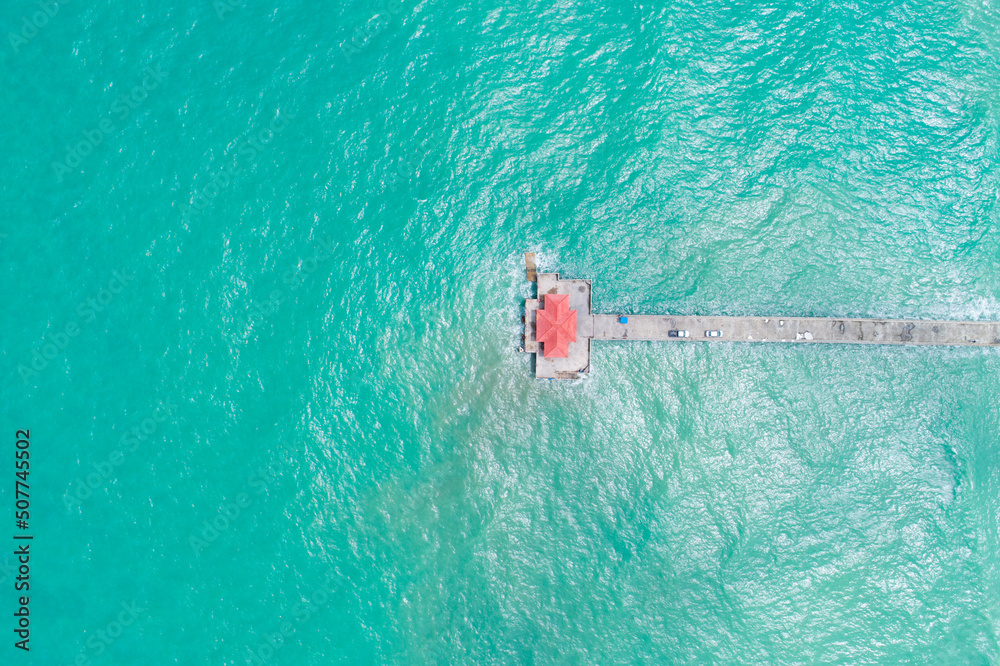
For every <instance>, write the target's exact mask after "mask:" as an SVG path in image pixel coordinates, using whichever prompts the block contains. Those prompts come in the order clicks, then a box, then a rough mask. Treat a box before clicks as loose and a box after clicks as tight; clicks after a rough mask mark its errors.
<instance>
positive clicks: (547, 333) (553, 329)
mask: <svg viewBox="0 0 1000 666" xmlns="http://www.w3.org/2000/svg"><path fill="white" fill-rule="evenodd" d="M535 322H536V329H535V339H536V340H538V341H539V342H544V343H545V348H544V349H545V358H567V357H568V356H569V343H571V342H576V310H570V309H569V296H567V295H566V294H545V308H544V309H542V310H537V311H536V318H535Z"/></svg>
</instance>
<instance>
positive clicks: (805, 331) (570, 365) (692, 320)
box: [523, 256, 1000, 379]
mask: <svg viewBox="0 0 1000 666" xmlns="http://www.w3.org/2000/svg"><path fill="white" fill-rule="evenodd" d="M526 259H527V258H526ZM528 268H529V270H528V274H529V275H531V274H533V273H534V274H535V275H534V277H535V278H536V281H537V284H538V298H533V299H528V300H527V301H526V302H525V315H524V347H523V349H524V351H525V352H526V353H529V354H535V376H536V377H540V378H545V379H577V378H580V377H583V376H585V375H586V374H587V373H589V372H590V346H591V341H593V340H662V341H665V342H684V343H688V342H788V343H806V342H820V343H843V344H869V345H960V346H967V347H992V346H1000V322H995V321H936V320H927V319H856V318H829V319H824V318H819V317H697V316H679V315H615V314H594V313H593V312H591V308H590V302H591V299H590V296H591V281H590V280H566V279H562V278H560V277H559V274H558V273H536V271H535V270H534V268H535V267H534V256H532V257H531V264H530V265H529V267H528ZM548 294H552V295H560V294H563V295H566V296H568V297H569V307H570V308H571V309H572V310H574V311H575V313H576V339H575V340H574V341H572V342H571V343H570V344H569V346H568V350H569V351H568V355H567V356H566V357H564V358H553V357H551V356H546V354H545V352H546V350H545V349H544V347H545V345H546V344H547V343H539V342H538V338H537V324H538V310H539V309H541V308H543V307H545V303H544V299H545V296H546V295H548Z"/></svg>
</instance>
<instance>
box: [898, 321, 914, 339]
mask: <svg viewBox="0 0 1000 666" xmlns="http://www.w3.org/2000/svg"><path fill="white" fill-rule="evenodd" d="M913 328H914V326H913V324H907V325H906V326H904V327H903V332H902V333H901V334H900V336H899V339H900V340H902V341H903V342H909V341H910V340H912V339H913V334H912V333H910V331H912V330H913Z"/></svg>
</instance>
